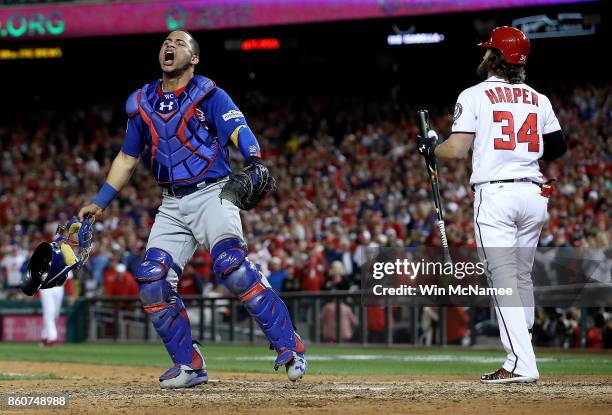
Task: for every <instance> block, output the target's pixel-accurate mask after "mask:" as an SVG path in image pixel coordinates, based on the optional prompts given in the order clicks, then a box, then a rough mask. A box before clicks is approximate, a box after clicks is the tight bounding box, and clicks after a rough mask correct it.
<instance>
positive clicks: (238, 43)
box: [224, 37, 295, 52]
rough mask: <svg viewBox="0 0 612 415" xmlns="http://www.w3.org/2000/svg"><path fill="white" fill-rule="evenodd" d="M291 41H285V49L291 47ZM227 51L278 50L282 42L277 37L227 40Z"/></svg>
mask: <svg viewBox="0 0 612 415" xmlns="http://www.w3.org/2000/svg"><path fill="white" fill-rule="evenodd" d="M292 43H295V42H292V40H291V39H289V40H286V39H285V40H284V41H283V48H284V47H285V46H287V44H288V46H289V47H291V45H292ZM224 46H225V50H227V51H236V50H238V51H244V52H249V51H252V50H278V49H280V48H281V42H280V40H279V39H278V38H276V37H266V38H256V39H227V40H226V41H225V43H224Z"/></svg>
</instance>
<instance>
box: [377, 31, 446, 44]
mask: <svg viewBox="0 0 612 415" xmlns="http://www.w3.org/2000/svg"><path fill="white" fill-rule="evenodd" d="M443 41H444V35H443V34H441V33H403V34H394V35H389V36H387V44H388V45H389V46H398V45H420V44H424V43H440V42H443Z"/></svg>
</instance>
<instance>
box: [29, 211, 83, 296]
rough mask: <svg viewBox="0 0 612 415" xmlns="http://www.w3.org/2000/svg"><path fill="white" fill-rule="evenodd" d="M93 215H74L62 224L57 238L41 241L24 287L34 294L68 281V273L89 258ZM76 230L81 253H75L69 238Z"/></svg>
mask: <svg viewBox="0 0 612 415" xmlns="http://www.w3.org/2000/svg"><path fill="white" fill-rule="evenodd" d="M92 223H93V219H84V220H83V222H79V219H78V218H76V217H74V218H72V219H71V220H70V221H69V222H68V224H66V226H59V227H58V230H57V235H58V236H57V238H55V239H54V240H53V242H51V243H49V242H41V243H40V244H39V245H38V246H37V247H36V249H35V250H34V252H33V253H32V256H31V257H30V261H29V262H28V268H27V270H26V273H25V275H24V277H23V280H22V281H21V290H22V291H23V292H24V294H26V295H29V296H32V295H34V294H35V293H36V291H38V290H39V289H45V288H51V287H58V286H60V285H62V284H64V283H65V282H66V279H67V278H68V273H69V272H70V271H72V270H77V269H79V268H80V267H82V266H83V265H84V264H85V262H87V259H88V258H89V252H90V250H91V242H92V235H91V232H90V228H91V224H92ZM74 234H76V235H77V240H78V246H79V250H78V254H75V252H74V250H73V249H72V246H71V245H70V243H69V241H70V238H71V237H72V236H73V235H74Z"/></svg>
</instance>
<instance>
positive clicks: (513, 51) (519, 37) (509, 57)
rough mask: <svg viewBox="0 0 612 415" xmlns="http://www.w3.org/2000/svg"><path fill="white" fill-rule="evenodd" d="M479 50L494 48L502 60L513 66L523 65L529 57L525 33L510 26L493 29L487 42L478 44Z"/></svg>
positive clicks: (527, 39) (527, 40)
mask: <svg viewBox="0 0 612 415" xmlns="http://www.w3.org/2000/svg"><path fill="white" fill-rule="evenodd" d="M478 46H480V47H481V48H494V49H497V50H499V51H500V52H501V53H502V55H504V60H505V61H506V62H508V63H512V64H514V65H525V64H526V63H527V55H529V38H528V37H527V36H525V33H523V32H521V31H520V30H518V29H516V28H514V27H510V26H500V27H496V28H495V29H493V32H491V39H489V41H488V42H482V43H479V44H478Z"/></svg>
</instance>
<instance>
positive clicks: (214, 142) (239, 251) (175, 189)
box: [79, 31, 306, 388]
mask: <svg viewBox="0 0 612 415" xmlns="http://www.w3.org/2000/svg"><path fill="white" fill-rule="evenodd" d="M199 61H200V47H199V45H198V43H197V42H196V41H195V39H194V38H193V37H192V36H191V35H190V34H189V33H187V32H185V31H174V32H172V33H170V34H169V35H168V36H167V37H166V39H165V40H164V42H163V44H162V45H161V48H160V50H159V64H160V67H161V72H162V77H161V79H157V80H154V81H153V82H151V83H148V84H146V85H144V86H143V87H142V88H140V89H138V90H137V91H135V92H134V93H132V94H131V95H130V97H129V98H128V100H127V103H126V112H127V115H128V118H129V119H128V127H127V130H126V134H125V140H124V143H123V146H122V148H121V151H120V152H119V154H118V155H117V156H116V157H115V159H114V161H113V164H112V166H111V169H110V171H109V173H108V176H107V178H106V183H105V184H104V185H103V186H102V188H101V189H100V191H99V193H98V195H97V196H96V198H95V200H94V202H93V203H92V204H90V205H88V206H85V207H83V208H82V209H81V211H80V212H79V216H80V217H83V216H84V215H87V214H93V215H95V216H98V215H101V214H102V211H103V210H104V209H105V208H106V207H108V205H109V204H110V203H111V202H112V200H113V199H114V198H115V197H116V196H117V194H118V193H119V191H120V190H121V188H122V187H123V186H124V185H125V184H126V183H127V182H128V181H129V179H130V176H131V175H132V172H133V171H134V169H135V168H136V165H137V164H138V160H139V159H140V158H141V157H142V158H143V159H144V161H145V162H146V164H147V165H148V166H149V167H150V169H151V171H152V173H153V175H154V177H155V179H156V180H157V183H158V184H159V186H160V188H161V193H162V196H163V200H162V204H161V206H160V207H159V211H158V213H157V215H156V216H155V223H154V224H153V227H152V228H151V233H150V234H149V240H148V243H147V249H146V252H145V256H144V258H143V260H142V263H141V264H140V266H139V267H138V269H137V272H136V275H135V277H136V280H137V282H138V285H139V290H140V299H141V301H142V304H143V307H144V310H145V312H146V313H147V314H148V315H149V318H150V320H151V321H152V322H153V325H154V327H155V329H156V331H157V333H158V334H159V336H160V337H161V339H162V341H163V342H164V345H165V346H166V350H167V351H168V354H169V355H170V358H171V359H172V362H173V366H172V367H171V368H170V369H168V370H167V371H166V372H165V373H163V374H162V375H161V377H160V378H159V380H160V384H161V387H162V388H188V387H192V386H195V385H198V384H201V383H206V382H207V381H208V373H207V372H206V365H205V363H204V358H203V356H202V353H201V351H200V349H199V347H198V343H197V342H196V341H195V340H194V339H193V338H192V336H191V325H190V323H189V318H188V316H187V311H186V310H185V306H184V305H183V301H182V299H181V296H180V295H179V294H178V292H177V283H178V279H179V278H180V276H181V274H182V272H183V268H184V267H185V264H187V262H188V261H189V260H190V259H191V256H192V255H193V253H194V251H195V250H196V248H197V246H198V244H201V245H204V246H205V247H206V248H207V249H209V250H210V252H211V257H212V261H213V271H214V272H215V274H216V275H217V277H218V278H219V279H220V280H221V281H222V282H223V284H224V285H225V287H226V288H227V290H228V291H229V292H231V293H232V294H234V295H236V296H237V297H238V298H239V299H240V301H241V302H242V304H244V306H245V308H246V309H247V311H248V312H249V313H250V314H251V316H252V317H253V318H254V319H255V321H257V323H258V324H259V326H260V327H261V330H262V331H263V333H264V334H265V335H266V337H267V338H268V340H269V342H270V345H271V347H272V348H273V349H274V350H275V351H276V353H277V357H276V361H275V363H274V368H275V369H278V368H279V367H280V366H285V367H286V370H287V376H288V378H289V380H291V381H295V380H297V379H299V378H301V377H302V376H303V374H304V372H305V370H306V359H305V357H304V352H305V347H304V344H303V343H302V340H301V339H300V336H298V334H297V333H296V332H295V330H294V328H293V324H292V322H291V317H290V315H289V312H288V310H287V307H286V306H285V304H284V303H283V301H282V300H281V299H280V297H279V296H278V294H277V293H276V292H275V291H274V290H272V289H271V288H270V286H269V285H268V283H267V281H266V279H265V278H263V276H262V274H261V273H260V272H259V271H258V269H257V268H256V266H255V264H253V263H252V262H251V261H250V260H249V259H248V258H247V254H248V251H247V245H246V242H245V238H244V236H243V234H242V223H241V219H240V209H252V208H254V207H255V206H256V205H257V204H258V203H259V201H261V199H263V198H264V197H265V196H266V195H267V194H268V193H269V192H270V191H271V190H272V189H274V187H275V185H274V179H273V178H272V176H271V175H270V172H269V171H268V168H267V167H266V165H265V163H264V161H263V159H262V156H261V151H260V148H259V144H258V142H257V139H256V138H255V135H254V134H253V132H252V131H251V129H250V128H249V126H248V124H247V122H246V119H245V117H244V115H243V114H242V112H241V111H240V109H239V108H238V107H237V106H236V104H234V102H233V101H232V99H231V98H230V97H229V95H228V94H227V93H226V92H225V91H224V90H223V89H221V88H219V87H218V86H217V85H216V84H215V83H214V82H213V81H212V80H210V79H208V78H205V77H203V76H200V75H194V70H195V66H196V65H197V64H198V62H199ZM230 145H234V146H235V147H236V148H237V149H238V150H239V151H240V153H241V154H242V156H243V157H244V159H245V167H244V169H243V171H241V172H239V173H236V174H234V173H232V170H231V168H230V163H229V149H228V147H229V146H230Z"/></svg>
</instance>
